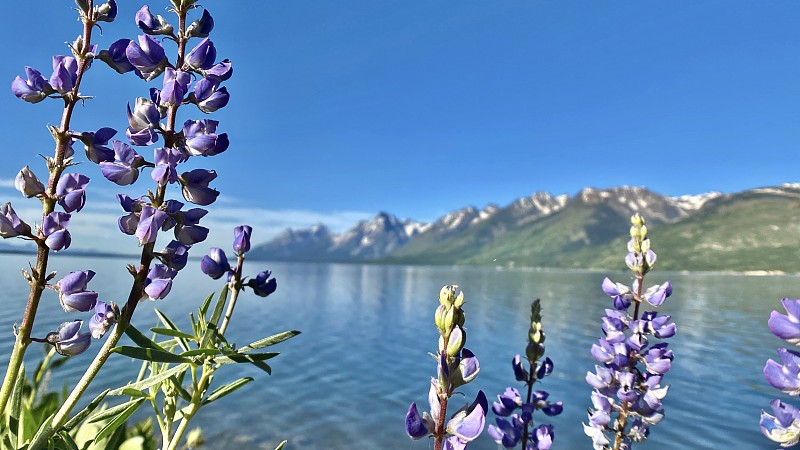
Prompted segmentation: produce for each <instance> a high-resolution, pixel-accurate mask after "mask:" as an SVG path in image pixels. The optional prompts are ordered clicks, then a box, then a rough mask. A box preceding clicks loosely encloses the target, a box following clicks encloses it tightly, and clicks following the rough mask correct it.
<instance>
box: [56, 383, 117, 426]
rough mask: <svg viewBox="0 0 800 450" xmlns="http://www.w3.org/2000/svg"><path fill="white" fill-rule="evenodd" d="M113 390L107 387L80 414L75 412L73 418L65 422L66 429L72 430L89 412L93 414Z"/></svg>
mask: <svg viewBox="0 0 800 450" xmlns="http://www.w3.org/2000/svg"><path fill="white" fill-rule="evenodd" d="M110 391H111V389H106V390H105V391H103V392H101V393H100V395H98V396H97V397H95V398H94V400H92V401H91V402H90V403H89V404H88V405H86V407H85V408H83V409H82V410H81V411H80V412H79V413H78V414H75V415H74V416H73V417H72V419H69V421H68V422H67V423H66V424H64V429H65V430H67V431H72V429H73V428H75V427H76V426H77V425H78V424H79V423H81V422H83V420H84V419H86V418H87V417H88V416H89V414H91V413H92V412H93V411H94V410H95V409H97V407H98V406H100V402H102V401H103V399H104V398H106V395H107V394H108V393H109V392H110Z"/></svg>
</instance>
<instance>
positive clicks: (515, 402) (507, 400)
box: [492, 387, 522, 417]
mask: <svg viewBox="0 0 800 450" xmlns="http://www.w3.org/2000/svg"><path fill="white" fill-rule="evenodd" d="M497 399H498V400H499V402H494V403H492V411H493V412H494V413H495V414H497V415H498V416H502V417H508V416H510V415H511V413H512V412H514V410H515V409H517V408H519V407H520V406H522V397H521V396H520V395H519V391H518V390H517V389H516V388H513V387H507V388H506V390H505V392H503V393H502V394H498V395H497Z"/></svg>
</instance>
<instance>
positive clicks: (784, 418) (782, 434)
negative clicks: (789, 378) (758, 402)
mask: <svg viewBox="0 0 800 450" xmlns="http://www.w3.org/2000/svg"><path fill="white" fill-rule="evenodd" d="M770 406H771V407H772V412H773V414H775V415H774V416H772V415H769V414H767V413H766V412H764V410H762V411H761V423H760V424H759V425H760V426H761V432H762V433H764V436H766V437H768V438H769V439H770V440H772V441H774V442H777V443H779V444H780V445H781V447H792V446H794V445H797V443H798V442H800V411H798V409H797V408H795V407H794V406H792V405H789V404H786V403H783V402H782V401H780V400H778V399H775V400H773V401H772V402H771V403H770Z"/></svg>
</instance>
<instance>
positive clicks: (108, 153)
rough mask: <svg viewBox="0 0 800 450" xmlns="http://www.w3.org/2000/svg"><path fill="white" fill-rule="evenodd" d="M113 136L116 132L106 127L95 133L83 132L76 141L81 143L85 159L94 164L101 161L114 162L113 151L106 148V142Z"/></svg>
mask: <svg viewBox="0 0 800 450" xmlns="http://www.w3.org/2000/svg"><path fill="white" fill-rule="evenodd" d="M115 134H117V130H115V129H113V128H108V127H104V128H100V129H99V130H97V131H95V132H92V131H85V132H83V133H81V135H80V137H79V138H78V139H79V140H80V141H81V142H83V145H84V148H85V150H86V158H87V159H89V161H92V162H93V163H95V164H99V163H101V162H103V161H107V162H111V161H114V150H112V149H110V148H109V147H108V141H109V140H111V138H112V137H114V135H115Z"/></svg>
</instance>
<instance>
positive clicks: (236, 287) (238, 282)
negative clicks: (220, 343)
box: [219, 255, 244, 335]
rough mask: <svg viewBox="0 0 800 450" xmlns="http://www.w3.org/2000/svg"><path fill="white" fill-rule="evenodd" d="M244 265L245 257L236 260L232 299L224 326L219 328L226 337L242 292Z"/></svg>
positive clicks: (232, 281) (232, 282)
mask: <svg viewBox="0 0 800 450" xmlns="http://www.w3.org/2000/svg"><path fill="white" fill-rule="evenodd" d="M243 265H244V255H239V256H238V258H237V260H236V270H235V271H234V272H233V278H232V279H231V282H230V284H231V286H230V288H231V299H230V302H229V303H228V309H227V310H226V311H225V318H223V319H222V325H220V327H219V334H222V335H224V334H225V330H227V329H228V323H229V322H230V321H231V316H233V309H234V308H235V307H236V299H237V298H238V297H239V292H240V291H241V290H242V266H243Z"/></svg>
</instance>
